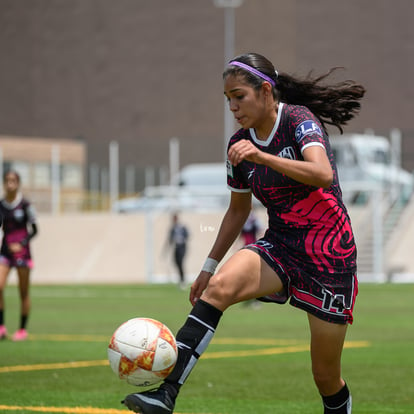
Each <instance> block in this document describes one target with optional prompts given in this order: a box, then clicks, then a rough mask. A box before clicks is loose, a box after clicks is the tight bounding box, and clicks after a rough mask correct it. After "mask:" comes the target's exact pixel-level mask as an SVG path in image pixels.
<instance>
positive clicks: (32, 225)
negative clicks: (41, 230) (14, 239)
mask: <svg viewBox="0 0 414 414" xmlns="http://www.w3.org/2000/svg"><path fill="white" fill-rule="evenodd" d="M28 227H29V231H28V233H27V236H26V237H25V238H24V239H23V240H21V242H20V244H21V245H22V246H27V245H28V244H29V241H30V240H31V239H33V237H34V236H36V234H37V233H38V228H37V224H36V223H30V224H29V225H28Z"/></svg>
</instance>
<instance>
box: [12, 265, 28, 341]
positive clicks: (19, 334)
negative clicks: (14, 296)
mask: <svg viewBox="0 0 414 414" xmlns="http://www.w3.org/2000/svg"><path fill="white" fill-rule="evenodd" d="M17 276H18V278H19V294H20V303H21V304H20V326H19V329H18V330H17V331H16V332H15V333H14V335H13V340H14V341H23V340H25V339H27V330H26V325H27V319H28V317H29V313H30V296H29V287H30V268H28V267H17Z"/></svg>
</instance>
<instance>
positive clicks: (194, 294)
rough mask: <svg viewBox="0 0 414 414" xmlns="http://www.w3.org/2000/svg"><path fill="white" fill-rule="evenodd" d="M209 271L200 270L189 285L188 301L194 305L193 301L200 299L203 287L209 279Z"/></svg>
mask: <svg viewBox="0 0 414 414" xmlns="http://www.w3.org/2000/svg"><path fill="white" fill-rule="evenodd" d="M210 277H211V273H209V272H200V274H199V275H198V277H197V279H196V280H195V281H194V283H193V284H192V285H191V290H190V302H191V304H192V305H193V306H194V305H195V303H196V302H197V301H198V299H200V297H201V295H202V293H203V292H204V289H205V288H206V287H207V285H208V282H209V280H210Z"/></svg>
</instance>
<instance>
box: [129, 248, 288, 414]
mask: <svg viewBox="0 0 414 414" xmlns="http://www.w3.org/2000/svg"><path fill="white" fill-rule="evenodd" d="M282 289H283V283H282V281H281V279H280V278H279V276H278V275H277V274H276V273H275V271H274V270H273V269H272V268H271V267H270V266H269V265H268V264H267V263H266V262H264V261H263V259H262V258H261V257H260V256H259V255H258V254H257V253H255V252H253V251H252V250H247V249H243V250H240V251H239V252H237V253H235V254H234V255H233V256H232V257H231V258H230V259H229V260H228V261H227V262H226V263H225V264H224V265H223V266H222V267H221V268H220V269H219V271H218V272H217V273H216V274H215V275H214V276H212V277H211V279H210V282H209V284H208V286H207V289H206V290H205V291H204V293H203V294H202V296H201V298H200V299H199V300H198V301H197V302H196V303H195V305H194V307H193V309H192V310H191V312H190V315H189V316H188V318H187V320H186V322H185V323H184V325H183V326H182V328H181V329H180V330H179V331H178V333H177V336H176V340H177V346H178V359H177V363H176V365H175V367H174V369H173V371H172V372H171V374H170V375H169V376H168V377H167V378H166V380H165V382H164V383H163V384H162V385H161V386H160V387H159V388H158V389H157V390H154V391H147V392H143V393H136V394H130V395H128V396H127V397H126V398H125V400H124V401H123V403H124V404H125V405H126V406H127V407H128V408H129V409H130V410H133V411H135V412H137V413H141V414H170V413H172V412H173V409H174V405H175V399H176V397H177V395H178V392H179V390H180V387H181V386H182V385H183V384H184V382H185V381H186V379H187V378H188V376H189V374H190V372H191V371H192V369H193V368H194V366H195V365H196V363H197V361H198V359H199V357H200V356H201V354H202V353H203V352H204V351H205V350H206V348H207V346H208V345H209V343H210V341H211V339H212V338H213V336H214V333H215V330H216V327H217V325H218V323H219V321H220V318H221V315H222V313H223V312H224V311H225V310H226V309H227V308H228V307H229V306H231V305H233V304H235V303H238V302H240V301H243V300H246V299H253V298H256V297H260V296H265V295H268V294H271V293H273V292H279V291H281V290H282Z"/></svg>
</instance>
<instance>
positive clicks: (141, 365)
mask: <svg viewBox="0 0 414 414" xmlns="http://www.w3.org/2000/svg"><path fill="white" fill-rule="evenodd" d="M108 359H109V363H110V366H111V368H112V370H113V371H114V372H115V374H116V375H117V376H118V377H119V378H121V379H123V380H126V381H127V382H128V383H129V384H132V385H137V386H141V387H146V386H148V385H153V384H156V383H158V382H160V381H162V380H163V379H164V378H165V377H167V376H168V375H169V374H170V372H171V371H172V370H173V368H174V366H175V363H176V361H177V344H176V342H175V337H174V335H173V334H172V333H171V331H170V330H169V329H168V328H167V326H165V325H164V324H163V323H161V322H159V321H157V320H155V319H150V318H133V319H130V320H128V321H126V322H124V323H123V324H122V325H121V326H119V327H118V329H117V330H116V331H115V332H114V334H113V335H112V338H111V341H110V343H109V346H108Z"/></svg>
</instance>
